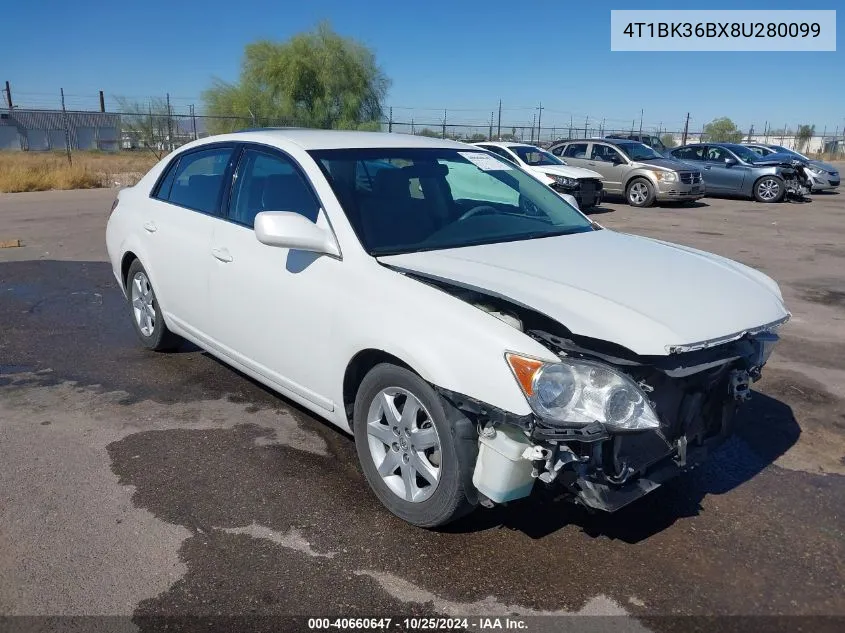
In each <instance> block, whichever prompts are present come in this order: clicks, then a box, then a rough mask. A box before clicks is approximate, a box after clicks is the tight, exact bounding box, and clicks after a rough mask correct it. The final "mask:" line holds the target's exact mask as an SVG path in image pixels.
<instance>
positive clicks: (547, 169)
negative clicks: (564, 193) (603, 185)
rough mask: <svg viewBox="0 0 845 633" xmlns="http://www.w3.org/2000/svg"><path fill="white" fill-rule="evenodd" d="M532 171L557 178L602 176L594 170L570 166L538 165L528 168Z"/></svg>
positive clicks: (599, 177)
mask: <svg viewBox="0 0 845 633" xmlns="http://www.w3.org/2000/svg"><path fill="white" fill-rule="evenodd" d="M528 168H529V169H530V170H531V171H533V172H534V173H537V174H555V175H556V176H566V177H567V178H598V179H601V178H602V175H601V174H600V173H598V172H597V171H593V170H592V169H583V168H581V167H571V166H570V165H537V166H535V167H531V166H529V167H528Z"/></svg>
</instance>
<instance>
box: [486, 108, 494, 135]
mask: <svg viewBox="0 0 845 633" xmlns="http://www.w3.org/2000/svg"><path fill="white" fill-rule="evenodd" d="M493 114H494V113H493V112H491V113H490V134H489V135H488V136H487V140H488V141H492V140H493Z"/></svg>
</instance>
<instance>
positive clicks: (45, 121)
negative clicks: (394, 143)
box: [0, 107, 845, 160]
mask: <svg viewBox="0 0 845 633" xmlns="http://www.w3.org/2000/svg"><path fill="white" fill-rule="evenodd" d="M301 126H302V123H301V122H299V121H296V120H292V119H268V118H258V117H253V116H209V115H204V114H197V113H195V112H194V109H193V108H190V109H189V112H188V113H175V112H173V111H171V112H170V113H167V112H163V113H162V112H155V111H153V110H152V108H150V109H149V110H148V111H146V112H144V111H140V110H139V111H132V112H103V111H96V110H95V111H90V110H84V111H83V110H74V111H63V110H55V109H53V110H47V109H44V110H41V109H38V110H36V109H25V108H19V107H15V108H13V109H8V110H0V150H24V151H37V150H48V151H49V150H62V151H64V150H68V149H69V150H100V151H141V150H149V151H152V152H155V153H156V154H164V153H166V152H168V151H170V150H173V149H176V148H178V147H180V146H182V145H184V144H185V143H188V142H190V141H193V140H195V139H199V138H204V137H207V136H209V135H211V134H215V133H219V132H225V131H235V130H243V129H253V128H265V127H279V128H284V127H301ZM367 127H368V129H381V130H382V131H385V132H393V133H400V134H414V135H422V136H431V137H436V138H449V139H454V140H458V141H465V142H475V141H488V140H502V141H518V142H523V143H531V144H535V145H540V146H544V147H548V146H549V145H551V144H552V143H554V142H557V141H563V140H570V139H573V140H574V139H588V138H600V137H603V136H608V135H621V136H623V137H627V136H637V137H639V136H640V135H642V136H645V135H649V136H651V137H653V138H660V139H663V140H664V142H665V141H666V140H668V139H667V137H669V139H671V140H670V142H669V143H667V144H668V145H670V146H676V145H680V144H681V143H682V142H683V140H684V137H685V135H684V133H683V131H680V130H677V131H674V130H665V129H649V130H646V129H643V130H642V131H640V130H639V129H638V128H630V127H629V128H611V127H605V126H603V125H599V126H590V125H584V126H581V127H578V126H554V125H553V126H545V125H544V126H543V127H541V128H540V127H537V126H534V125H525V124H520V125H514V124H512V123H507V122H505V121H502V122H501V123H499V122H498V120H497V121H494V122H490V121H488V122H484V123H444V122H443V121H442V120H441V121H437V120H428V121H426V120H422V121H415V120H413V119H411V120H393V119H390V118H386V119H385V120H383V121H381V122H378V123H376V124H374V125H372V124H371V125H369V126H367ZM700 140H701V132H700V131H698V132H692V131H690V132H688V133H687V134H686V142H688V143H694V142H699V141H700ZM743 140H746V141H754V142H758V143H767V144H777V145H782V146H784V147H787V148H788V149H794V150H796V151H802V152H805V153H809V154H812V155H814V156H823V157H825V158H828V159H832V160H842V159H845V137H843V135H841V134H836V135H815V136H812V137H809V138H806V137H803V138H802V137H797V136H796V135H795V134H789V133H788V132H781V133H768V134H765V135H760V134H754V135H751V136H750V137H749V136H748V135H745V136H744V138H743Z"/></svg>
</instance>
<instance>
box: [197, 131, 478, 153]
mask: <svg viewBox="0 0 845 633" xmlns="http://www.w3.org/2000/svg"><path fill="white" fill-rule="evenodd" d="M224 141H234V142H244V143H247V142H253V143H263V144H265V145H275V146H283V145H286V144H289V143H293V144H295V145H298V146H299V147H301V148H302V149H305V150H314V149H347V148H349V149H351V148H355V149H363V148H377V147H397V148H398V147H408V148H424V147H429V148H453V149H464V150H465V149H467V147H469V144H468V143H459V142H457V141H450V140H447V139H440V138H432V137H429V136H415V135H412V134H397V133H390V132H356V131H345V130H309V129H304V128H301V129H300V128H262V129H255V130H244V131H242V132H234V133H232V134H219V135H217V136H208V137H206V138H203V139H201V140H200V141H194V142H193V143H190V145H191V146H192V147H199V146H202V145H205V144H207V143H219V142H224Z"/></svg>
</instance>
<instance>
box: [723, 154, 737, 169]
mask: <svg viewBox="0 0 845 633" xmlns="http://www.w3.org/2000/svg"><path fill="white" fill-rule="evenodd" d="M731 165H736V158H734V157H733V156H728V157H726V158H725V167H730V166H731Z"/></svg>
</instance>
